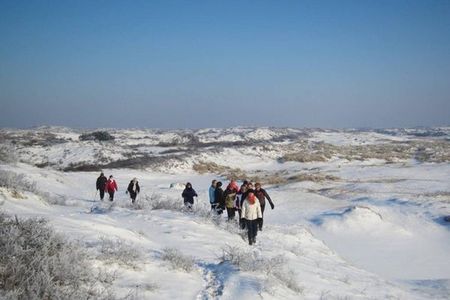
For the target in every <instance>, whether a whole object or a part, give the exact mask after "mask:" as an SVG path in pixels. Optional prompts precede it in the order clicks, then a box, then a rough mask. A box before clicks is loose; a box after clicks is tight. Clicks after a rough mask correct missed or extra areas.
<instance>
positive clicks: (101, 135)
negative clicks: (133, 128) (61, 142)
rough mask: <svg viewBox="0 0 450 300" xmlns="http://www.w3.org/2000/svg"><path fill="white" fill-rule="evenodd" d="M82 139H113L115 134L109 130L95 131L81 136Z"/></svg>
mask: <svg viewBox="0 0 450 300" xmlns="http://www.w3.org/2000/svg"><path fill="white" fill-rule="evenodd" d="M79 139H80V141H113V140H114V136H112V135H111V134H109V132H107V131H94V132H90V133H84V134H82V135H80V136H79Z"/></svg>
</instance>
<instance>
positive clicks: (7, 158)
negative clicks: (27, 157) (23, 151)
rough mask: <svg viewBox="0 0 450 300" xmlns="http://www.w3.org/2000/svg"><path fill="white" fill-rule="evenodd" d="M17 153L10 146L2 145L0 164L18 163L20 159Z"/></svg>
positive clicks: (0, 147)
mask: <svg viewBox="0 0 450 300" xmlns="http://www.w3.org/2000/svg"><path fill="white" fill-rule="evenodd" d="M15 153H16V152H15V149H14V147H13V146H11V145H8V144H2V145H0V162H4V163H9V164H11V163H16V162H17V161H18V158H17V155H16V154H15Z"/></svg>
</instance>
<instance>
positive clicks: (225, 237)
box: [0, 127, 450, 299]
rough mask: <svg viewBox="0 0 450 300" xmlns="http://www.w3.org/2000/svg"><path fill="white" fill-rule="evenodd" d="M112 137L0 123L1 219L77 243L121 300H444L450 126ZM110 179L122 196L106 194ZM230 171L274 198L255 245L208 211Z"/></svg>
mask: <svg viewBox="0 0 450 300" xmlns="http://www.w3.org/2000/svg"><path fill="white" fill-rule="evenodd" d="M99 131H105V130H104V129H102V130H99ZM106 131H107V132H109V133H110V134H111V135H112V136H113V137H114V140H107V141H98V140H85V141H82V140H80V139H79V137H80V135H81V134H83V133H86V132H82V131H79V130H73V129H69V128H61V127H41V128H36V129H29V130H14V129H2V130H0V138H1V140H0V210H1V211H3V212H4V213H6V214H8V215H11V216H14V215H16V216H18V217H24V218H30V217H44V218H45V219H47V220H49V222H50V225H51V226H52V227H53V228H54V229H55V230H56V231H57V232H59V233H61V234H63V235H64V236H65V237H66V238H68V239H69V240H73V241H78V242H79V243H80V244H81V246H82V247H83V248H84V249H86V250H87V251H88V253H89V259H90V261H91V263H92V266H93V267H95V268H104V269H105V270H106V271H108V272H112V273H111V274H114V276H113V277H114V278H113V279H114V280H113V282H112V283H111V289H112V291H113V292H114V295H115V296H114V297H115V298H123V297H128V298H130V299H236V298H239V299H253V298H255V297H262V298H264V299H386V298H390V299H429V298H432V299H448V295H449V291H450V271H449V270H450V260H449V256H448V253H450V226H449V224H450V223H448V222H446V221H445V217H446V216H448V215H450V181H449V178H450V163H449V162H450V159H449V157H450V156H449V155H450V145H449V143H450V142H449V141H448V138H449V133H450V129H449V128H431V129H427V130H424V129H416V130H411V129H408V130H404V129H395V130H394V129H391V130H385V131H374V130H367V131H361V130H345V131H339V130H313V129H289V128H284V129H277V128H242V127H238V128H229V129H201V130H167V131H165V130H150V129H148V130H147V129H127V130H119V129H107V130H106ZM101 170H102V171H104V172H105V175H109V174H113V175H114V177H115V178H116V180H117V182H118V185H119V190H118V192H117V194H116V197H115V200H114V202H113V203H110V202H109V201H107V200H104V201H103V202H101V201H99V198H98V194H96V189H95V180H96V178H97V176H98V174H99V172H100V171H101ZM134 177H137V178H138V180H139V183H140V185H141V189H142V192H141V194H140V195H139V196H138V199H137V203H136V204H135V205H132V204H131V201H130V199H129V196H128V195H126V194H125V190H126V186H127V185H128V183H129V182H130V180H131V179H132V178H134ZM227 177H234V178H236V179H238V181H240V180H243V179H251V180H253V181H261V182H262V183H263V186H264V187H265V188H266V190H267V192H268V193H269V194H270V196H271V197H272V199H273V201H274V203H275V209H273V210H271V209H270V207H267V208H266V211H265V215H264V220H265V221H264V229H263V231H260V232H259V233H258V236H257V244H256V245H253V246H249V245H248V242H247V240H246V239H247V237H246V232H245V231H242V230H240V229H239V228H238V226H237V224H236V222H227V221H226V217H225V216H216V215H215V214H211V212H210V210H209V201H208V194H207V190H208V188H209V185H210V182H211V180H212V179H219V180H222V181H223V182H224V184H225V185H226V184H227V183H228V179H229V178H227ZM186 182H191V183H192V185H193V187H194V189H195V190H196V191H197V193H198V195H199V197H198V198H197V199H196V202H195V205H194V210H193V211H186V210H185V209H184V208H183V205H182V200H181V192H182V189H183V188H184V184H185V183H186Z"/></svg>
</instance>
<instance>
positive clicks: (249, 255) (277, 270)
mask: <svg viewBox="0 0 450 300" xmlns="http://www.w3.org/2000/svg"><path fill="white" fill-rule="evenodd" d="M220 259H221V261H222V262H228V263H230V264H232V265H234V266H236V267H238V268H239V269H240V270H241V271H247V272H258V273H260V274H264V276H266V286H267V287H270V286H271V285H274V283H275V282H277V283H279V284H281V285H284V286H286V287H287V288H289V289H290V290H292V291H294V292H295V293H302V292H303V288H302V287H301V286H300V285H299V284H298V282H297V279H296V275H295V273H294V271H292V270H291V269H289V268H288V267H287V265H286V259H285V258H284V257H283V256H281V255H278V256H274V257H269V258H267V257H262V256H260V255H259V254H258V253H257V252H254V251H252V250H249V249H244V248H240V247H238V246H230V245H226V246H225V247H223V248H222V257H221V258H220Z"/></svg>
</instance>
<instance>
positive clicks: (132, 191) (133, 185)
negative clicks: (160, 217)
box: [126, 177, 141, 203]
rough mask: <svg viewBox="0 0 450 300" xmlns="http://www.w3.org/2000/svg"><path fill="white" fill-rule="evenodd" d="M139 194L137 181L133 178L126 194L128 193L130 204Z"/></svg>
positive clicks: (139, 189)
mask: <svg viewBox="0 0 450 300" xmlns="http://www.w3.org/2000/svg"><path fill="white" fill-rule="evenodd" d="M140 192H141V188H140V187H139V182H138V181H137V178H136V177H135V178H133V180H131V181H130V184H129V185H128V188H127V192H126V193H127V194H128V193H130V197H131V203H134V202H135V201H136V197H137V194H139V193H140Z"/></svg>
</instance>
